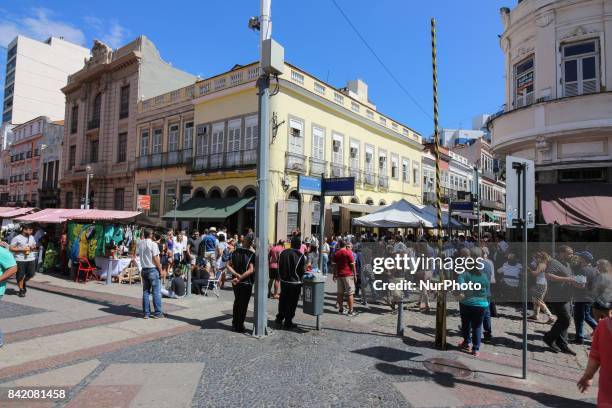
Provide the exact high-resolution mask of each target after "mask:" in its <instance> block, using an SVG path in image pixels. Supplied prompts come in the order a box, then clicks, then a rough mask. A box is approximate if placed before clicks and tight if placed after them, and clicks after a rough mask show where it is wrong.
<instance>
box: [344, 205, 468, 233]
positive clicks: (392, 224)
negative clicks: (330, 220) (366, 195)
mask: <svg viewBox="0 0 612 408" xmlns="http://www.w3.org/2000/svg"><path fill="white" fill-rule="evenodd" d="M436 211H437V210H436V209H435V208H434V207H433V206H418V205H415V204H411V203H409V202H408V201H406V200H404V199H402V200H399V201H396V202H394V203H393V204H390V205H388V206H386V207H383V208H381V209H379V210H378V211H376V212H373V213H372V214H368V215H364V216H363V217H359V218H355V219H353V225H354V226H357V227H371V228H376V227H379V228H419V227H423V228H434V227H435V226H436V225H437V215H436V214H437V213H436ZM442 224H443V226H445V227H447V226H448V212H446V214H443V215H442ZM451 226H453V227H454V228H464V226H463V224H461V223H459V222H457V221H456V220H451Z"/></svg>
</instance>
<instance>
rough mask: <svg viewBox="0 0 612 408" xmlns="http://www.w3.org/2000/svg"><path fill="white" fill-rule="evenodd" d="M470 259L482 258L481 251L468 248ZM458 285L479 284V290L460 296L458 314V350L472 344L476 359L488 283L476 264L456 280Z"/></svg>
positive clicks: (465, 292)
mask: <svg viewBox="0 0 612 408" xmlns="http://www.w3.org/2000/svg"><path fill="white" fill-rule="evenodd" d="M470 255H471V258H472V259H473V260H474V262H476V258H479V257H482V251H481V249H480V248H478V247H473V248H470ZM457 282H458V283H460V284H461V283H466V284H469V283H470V282H471V283H472V285H474V286H475V285H476V284H480V289H473V290H465V291H462V292H461V294H460V296H459V297H460V299H461V300H460V301H459V314H460V315H461V331H462V334H463V341H462V342H461V343H460V344H459V348H461V349H463V350H469V347H470V343H472V340H473V343H472V350H471V352H472V354H473V355H474V357H478V355H479V354H480V353H479V350H480V340H481V337H482V324H483V321H484V318H485V312H486V310H487V309H488V308H489V293H490V281H489V277H488V276H487V274H486V273H484V271H483V270H481V269H479V268H478V264H476V266H475V267H474V268H473V269H471V270H467V271H465V272H464V273H462V274H460V275H459V277H458V278H457Z"/></svg>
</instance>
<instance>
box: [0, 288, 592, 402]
mask: <svg viewBox="0 0 612 408" xmlns="http://www.w3.org/2000/svg"><path fill="white" fill-rule="evenodd" d="M46 280H47V282H48V283H44V284H43V283H40V284H38V285H34V284H33V285H32V286H33V289H31V291H29V293H28V297H26V298H25V299H21V298H17V297H16V296H7V297H5V299H4V300H3V301H2V304H0V327H2V328H3V329H4V330H5V331H6V332H7V338H10V337H9V336H11V335H12V336H14V337H13V343H9V344H7V345H6V346H5V347H4V349H3V352H7V351H9V352H10V353H11V356H10V357H2V353H0V382H2V384H0V386H5V387H19V386H63V387H66V388H67V389H68V390H69V395H70V398H71V401H70V402H59V403H56V404H53V403H49V404H38V405H32V403H31V402H23V403H21V404H16V403H11V404H12V405H8V406H17V407H30V406H41V407H42V406H49V407H64V406H67V407H70V408H72V407H79V408H81V407H100V406H104V407H111V406H112V407H137V406H146V407H189V406H193V407H209V406H210V407H228V406H248V407H252V406H257V407H258V406H262V407H263V406H266V407H268V406H270V407H379V406H384V407H462V406H466V407H467V406H470V407H475V406H487V407H515V406H516V407H538V406H555V407H583V406H584V407H586V406H594V404H593V401H594V397H595V395H596V394H595V390H594V391H592V392H590V393H589V394H587V395H584V396H581V395H579V394H578V392H577V391H576V386H575V382H576V379H577V378H578V376H579V375H580V373H581V369H582V367H583V366H584V363H585V361H586V353H587V346H580V347H578V346H574V347H575V350H576V351H577V352H578V356H576V357H568V356H567V355H565V354H552V353H550V352H548V351H545V350H544V348H543V347H542V343H541V340H540V337H541V332H542V331H543V330H546V328H547V326H546V325H544V324H533V323H530V331H529V334H530V341H529V343H530V352H529V368H530V375H529V378H528V380H526V381H525V380H521V379H520V363H521V359H520V353H521V349H520V347H521V343H520V341H521V321H520V320H519V315H520V313H518V312H516V311H515V310H514V309H513V308H511V307H500V308H499V311H500V314H501V315H504V317H499V318H496V319H494V320H493V327H494V335H495V336H496V340H495V341H494V342H493V343H492V344H487V345H485V346H484V347H483V349H482V355H481V357H480V358H478V359H475V358H473V357H472V356H469V355H467V354H464V353H461V352H459V351H458V350H453V349H451V350H449V351H444V352H442V351H437V350H435V349H434V348H433V347H432V343H433V336H434V331H433V327H434V321H435V315H434V314H433V313H429V314H424V313H420V312H418V311H414V310H407V311H406V313H405V323H406V331H405V334H404V337H403V338H399V337H397V336H396V335H395V330H396V319H397V316H396V315H394V314H392V313H391V312H390V309H389V308H388V307H387V306H383V305H371V306H370V307H369V308H368V309H367V311H366V309H362V313H360V314H359V315H358V316H356V317H347V316H340V315H338V314H337V313H334V310H335V309H334V304H335V301H334V292H335V291H334V290H333V286H332V284H331V282H330V283H329V284H328V286H327V288H326V289H327V291H328V293H327V296H326V307H325V309H326V314H325V315H324V316H323V319H322V322H323V330H322V331H320V332H319V331H316V330H315V329H314V325H315V319H314V317H312V316H307V315H304V314H302V313H301V312H299V313H298V315H297V316H296V319H295V321H296V323H298V324H299V328H298V329H297V330H294V331H287V330H283V329H280V328H278V329H277V328H274V323H272V322H271V324H270V326H271V327H272V329H271V333H270V335H269V336H268V337H266V338H265V339H254V338H253V337H251V336H249V335H244V334H237V333H234V332H231V331H230V330H229V329H230V326H231V316H230V314H231V301H232V299H233V295H232V293H231V291H229V290H224V291H222V295H221V298H220V299H217V298H215V297H214V296H209V297H207V298H204V297H198V296H193V297H190V298H188V299H182V300H178V301H168V302H165V307H166V311H167V313H168V318H166V319H161V320H143V319H140V318H136V317H137V316H138V314H139V312H138V310H139V308H138V302H139V299H138V295H139V288H138V287H131V288H130V287H127V286H125V285H116V286H115V287H114V288H112V289H111V290H110V291H109V288H103V287H102V286H98V285H96V284H95V283H91V284H87V285H82V286H73V285H72V284H71V283H67V282H64V281H59V280H55V279H46ZM35 286H38V287H39V289H36V287H35ZM68 289H69V290H68ZM4 303H7V304H9V303H10V304H11V306H10V307H9V308H8V309H7V310H9V311H11V310H22V311H24V310H26V309H24V308H23V307H24V306H25V307H26V308H34V309H32V310H29V311H28V312H27V314H23V315H21V316H19V317H16V316H15V315H14V313H13V312H11V313H12V314H10V317H8V316H5V314H4V310H5V309H4V306H6V305H5V304H4ZM75 305H79V308H78V309H76V308H75ZM276 307H277V303H276V301H274V300H271V301H270V302H269V303H268V311H269V316H270V320H271V321H272V320H273V317H274V313H275V312H276ZM39 309H40V310H39ZM250 309H251V310H252V306H251V308H250ZM41 310H46V311H45V312H41ZM24 313H26V312H24ZM249 315H250V316H252V312H249ZM45 316H46V317H47V319H48V318H49V317H51V316H64V320H62V321H60V322H55V321H49V320H47V321H43V320H41V319H42V318H43V317H45ZM18 319H24V320H25V321H27V324H29V325H30V328H27V327H24V325H25V324H26V323H22V326H20V327H19V330H13V329H11V328H10V325H7V323H12V324H16V323H17V321H18ZM249 321H251V318H249ZM458 322H459V320H458V317H457V316H456V311H455V308H454V307H453V305H452V304H450V305H449V317H448V328H449V330H448V333H449V336H448V342H449V344H451V345H453V344H457V343H458V341H459V337H458V334H457V330H456V328H457V325H458ZM57 325H60V326H59V329H62V330H64V329H65V331H58V330H56V329H57V328H54V327H55V326H57ZM61 325H64V326H61ZM66 325H72V326H66ZM247 327H250V323H248V324H247ZM28 330H31V331H32V333H37V336H38V337H36V338H34V339H32V336H29V337H28V336H27V334H28V333H29V332H28ZM35 344H38V347H43V348H44V351H41V350H37V349H35V348H34V346H35ZM62 345H63V346H62ZM435 358H442V359H444V360H441V361H437V362H438V364H432V359H435ZM581 398H583V399H581ZM0 406H2V401H0Z"/></svg>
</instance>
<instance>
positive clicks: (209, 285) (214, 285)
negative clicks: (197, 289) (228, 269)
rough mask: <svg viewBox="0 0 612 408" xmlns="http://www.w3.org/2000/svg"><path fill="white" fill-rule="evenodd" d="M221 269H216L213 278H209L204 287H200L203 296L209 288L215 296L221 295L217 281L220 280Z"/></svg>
mask: <svg viewBox="0 0 612 408" xmlns="http://www.w3.org/2000/svg"><path fill="white" fill-rule="evenodd" d="M222 273H223V271H217V273H216V274H215V279H209V280H208V283H207V284H206V286H205V287H203V288H202V294H203V295H204V296H208V291H209V290H211V291H212V292H213V293H214V294H215V296H217V297H219V296H221V291H220V290H219V282H221V274H222Z"/></svg>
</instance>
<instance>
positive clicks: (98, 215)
mask: <svg viewBox="0 0 612 408" xmlns="http://www.w3.org/2000/svg"><path fill="white" fill-rule="evenodd" d="M81 211H82V212H81V213H79V214H77V215H74V216H72V217H70V219H72V220H83V221H119V222H121V221H123V222H126V221H130V220H132V219H134V218H136V217H137V216H138V214H140V211H115V210H81Z"/></svg>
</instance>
